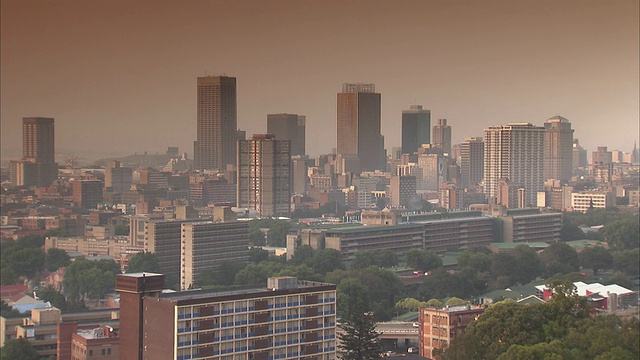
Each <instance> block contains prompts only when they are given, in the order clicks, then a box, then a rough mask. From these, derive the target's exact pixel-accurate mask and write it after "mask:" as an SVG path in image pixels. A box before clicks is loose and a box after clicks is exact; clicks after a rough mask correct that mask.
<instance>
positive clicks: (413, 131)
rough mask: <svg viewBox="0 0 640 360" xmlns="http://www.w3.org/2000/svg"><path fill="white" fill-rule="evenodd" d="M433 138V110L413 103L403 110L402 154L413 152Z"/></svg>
mask: <svg viewBox="0 0 640 360" xmlns="http://www.w3.org/2000/svg"><path fill="white" fill-rule="evenodd" d="M430 139H431V111H430V110H426V109H423V108H422V105H411V107H410V108H409V110H403V111H402V154H413V153H415V152H417V151H418V149H420V147H421V146H422V144H429V143H430Z"/></svg>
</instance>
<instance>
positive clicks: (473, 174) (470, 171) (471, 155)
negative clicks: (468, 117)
mask: <svg viewBox="0 0 640 360" xmlns="http://www.w3.org/2000/svg"><path fill="white" fill-rule="evenodd" d="M483 177H484V142H483V141H482V138H481V137H468V138H466V139H464V141H463V142H462V144H460V183H461V186H462V188H468V187H470V186H472V185H475V184H478V183H480V182H481V181H482V178H483Z"/></svg>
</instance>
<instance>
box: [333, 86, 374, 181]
mask: <svg viewBox="0 0 640 360" xmlns="http://www.w3.org/2000/svg"><path fill="white" fill-rule="evenodd" d="M375 91H376V89H375V85H374V84H348V83H345V84H343V85H342V92H341V93H338V114H337V128H338V133H337V138H338V147H337V153H338V154H340V155H341V156H342V157H343V158H349V157H350V156H356V157H358V158H359V159H360V167H361V169H362V170H364V171H372V170H384V169H385V158H384V144H383V143H384V139H383V137H382V134H381V132H380V126H381V125H380V123H381V121H380V94H379V93H376V92H375Z"/></svg>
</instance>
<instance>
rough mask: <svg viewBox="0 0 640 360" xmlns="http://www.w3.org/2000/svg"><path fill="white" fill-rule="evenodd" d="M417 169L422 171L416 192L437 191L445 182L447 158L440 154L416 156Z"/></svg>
mask: <svg viewBox="0 0 640 360" xmlns="http://www.w3.org/2000/svg"><path fill="white" fill-rule="evenodd" d="M418 167H420V169H422V176H421V177H420V184H418V185H417V187H416V188H417V189H418V190H430V191H438V189H439V188H440V184H441V183H443V182H446V181H447V178H448V171H449V167H448V164H447V158H446V157H445V156H443V155H441V154H437V153H436V154H421V155H418Z"/></svg>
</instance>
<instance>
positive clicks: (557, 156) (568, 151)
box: [544, 116, 573, 181]
mask: <svg viewBox="0 0 640 360" xmlns="http://www.w3.org/2000/svg"><path fill="white" fill-rule="evenodd" d="M544 128H545V129H546V132H545V139H544V140H545V141H544V178H545V180H546V179H556V180H561V181H568V180H571V175H572V174H573V129H571V123H570V122H569V120H567V119H565V118H563V117H562V116H554V117H552V118H550V119H548V120H547V121H545V122H544Z"/></svg>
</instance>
